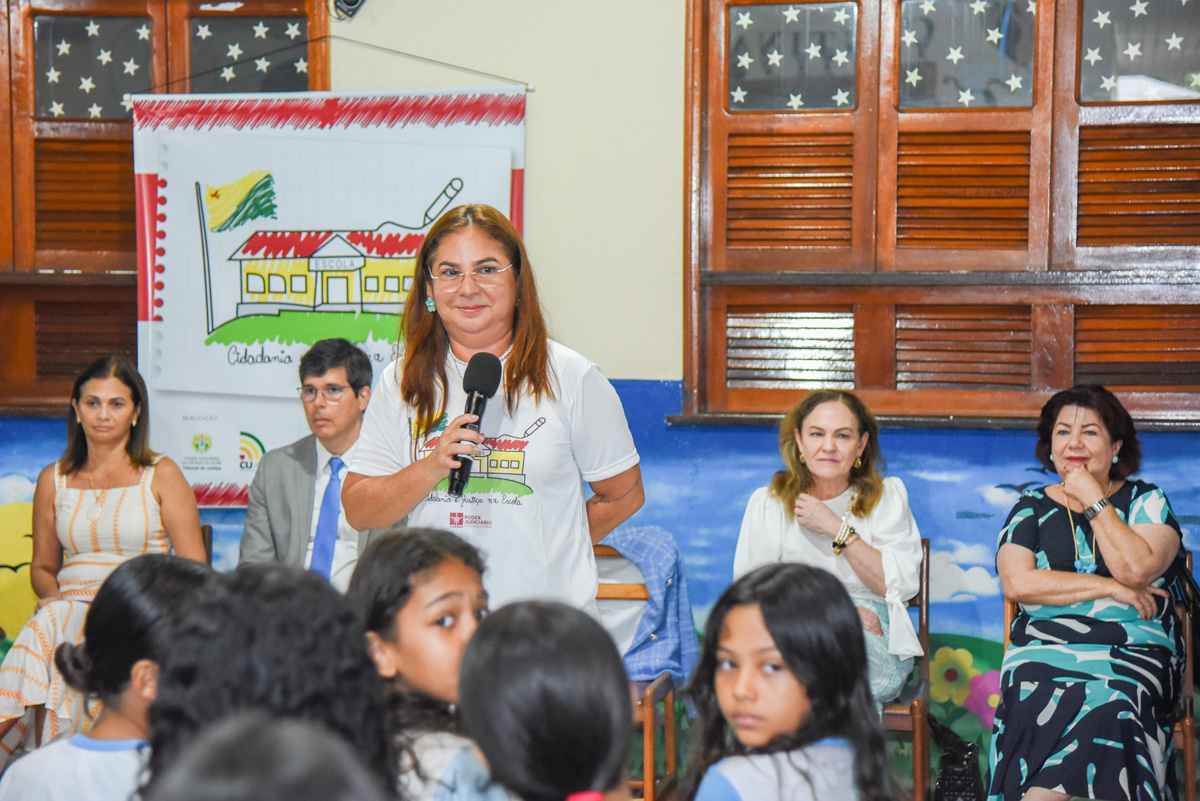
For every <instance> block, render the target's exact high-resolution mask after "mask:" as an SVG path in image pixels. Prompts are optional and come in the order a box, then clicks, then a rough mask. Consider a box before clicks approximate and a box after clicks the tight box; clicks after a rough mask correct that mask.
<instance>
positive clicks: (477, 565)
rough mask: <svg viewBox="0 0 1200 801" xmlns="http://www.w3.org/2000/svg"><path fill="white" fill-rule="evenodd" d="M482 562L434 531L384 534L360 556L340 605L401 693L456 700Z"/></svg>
mask: <svg viewBox="0 0 1200 801" xmlns="http://www.w3.org/2000/svg"><path fill="white" fill-rule="evenodd" d="M482 575H483V559H482V558H481V557H480V556H479V552H478V551H477V550H475V548H473V547H472V546H471V545H469V544H467V543H466V542H465V541H463V540H462V539H461V538H459V537H457V536H455V535H454V534H451V533H450V532H448V531H439V530H437V529H424V528H417V529H410V530H408V531H405V532H400V533H396V534H386V535H384V536H382V537H379V538H378V539H376V540H375V541H374V542H372V543H371V544H370V545H369V546H368V547H367V549H366V551H364V552H363V554H362V555H361V556H360V557H359V560H358V565H357V566H356V568H355V570H354V575H353V576H352V577H351V579H350V587H349V590H348V591H347V593H346V600H347V601H348V602H349V603H350V607H351V608H352V609H353V610H354V613H355V614H356V615H357V616H358V619H359V620H360V621H362V623H363V625H364V627H365V628H366V630H367V644H368V649H369V651H370V653H371V657H372V659H374V661H375V665H376V667H378V668H379V672H380V674H381V675H382V676H383V677H384V678H385V679H388V680H390V681H392V682H393V683H394V684H395V685H396V686H397V687H398V688H400V689H401V690H404V691H407V692H415V693H420V694H422V695H425V696H428V697H430V698H432V699H434V700H437V701H441V702H442V703H445V704H453V703H455V702H456V701H457V700H458V667H459V663H460V662H461V661H462V654H463V649H464V648H466V645H467V641H468V640H469V639H470V638H471V635H473V634H474V633H475V628H476V627H477V626H478V625H479V621H480V620H482V619H483V616H484V615H486V614H487V592H485V591H484V589H483V582H482Z"/></svg>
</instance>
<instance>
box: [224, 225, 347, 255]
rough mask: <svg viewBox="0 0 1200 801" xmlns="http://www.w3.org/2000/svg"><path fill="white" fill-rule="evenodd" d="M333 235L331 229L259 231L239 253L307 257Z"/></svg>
mask: <svg viewBox="0 0 1200 801" xmlns="http://www.w3.org/2000/svg"><path fill="white" fill-rule="evenodd" d="M333 236H334V234H333V232H331V231H258V232H256V233H254V234H251V236H250V238H249V239H247V240H246V242H245V244H243V245H242V247H241V248H240V249H239V250H238V252H237V253H238V255H239V256H250V257H256V258H263V259H307V258H309V257H310V256H312V254H314V253H316V252H317V250H318V249H319V248H320V247H321V246H322V245H324V244H325V243H326V242H328V241H329V240H330V239H332V238H333Z"/></svg>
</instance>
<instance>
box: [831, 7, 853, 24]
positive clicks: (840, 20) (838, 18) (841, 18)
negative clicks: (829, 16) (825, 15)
mask: <svg viewBox="0 0 1200 801" xmlns="http://www.w3.org/2000/svg"><path fill="white" fill-rule="evenodd" d="M833 21H834V22H836V23H837V24H838V25H845V24H846V23H847V22H849V21H850V15H849V14H847V13H846V11H845V9H841V8H839V9H838V10H837V11H836V12H834V15H833Z"/></svg>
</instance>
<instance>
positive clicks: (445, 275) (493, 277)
mask: <svg viewBox="0 0 1200 801" xmlns="http://www.w3.org/2000/svg"><path fill="white" fill-rule="evenodd" d="M511 269H512V265H511V264H510V265H508V266H507V267H493V266H492V265H490V264H485V265H483V266H482V267H478V268H476V269H474V270H472V271H471V272H470V276H471V277H472V278H474V279H475V283H476V284H478V285H479V286H495V285H496V284H499V283H500V281H501V280H502V278H501V274H502V273H505V272H508V271H509V270H511ZM467 275H468V273H466V272H464V271H463V270H460V269H458V268H457V267H443V268H441V269H439V270H436V271H435V270H430V271H429V277H430V278H432V279H433V280H434V281H437V285H438V286H440V287H442V288H443V289H457V288H458V287H459V286H461V285H462V282H463V279H464V278H465V277H466V276H467Z"/></svg>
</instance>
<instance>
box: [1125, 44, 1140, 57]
mask: <svg viewBox="0 0 1200 801" xmlns="http://www.w3.org/2000/svg"><path fill="white" fill-rule="evenodd" d="M1124 52H1125V55H1127V56H1129V60H1130V61H1133V60H1134V59H1135V58H1137V57H1138V56H1140V55H1141V54H1142V43H1141V42H1136V43H1135V42H1130V43H1129V46H1128V47H1126V48H1125V51H1124Z"/></svg>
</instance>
